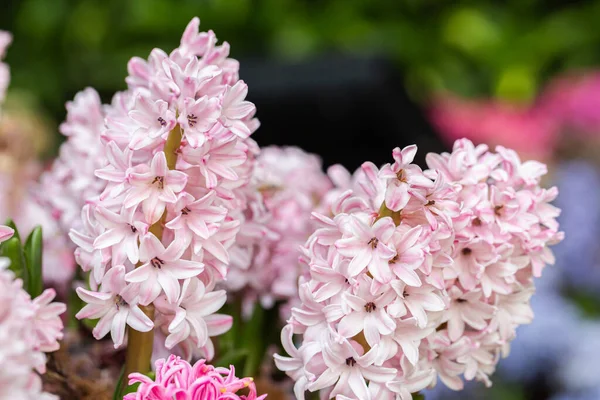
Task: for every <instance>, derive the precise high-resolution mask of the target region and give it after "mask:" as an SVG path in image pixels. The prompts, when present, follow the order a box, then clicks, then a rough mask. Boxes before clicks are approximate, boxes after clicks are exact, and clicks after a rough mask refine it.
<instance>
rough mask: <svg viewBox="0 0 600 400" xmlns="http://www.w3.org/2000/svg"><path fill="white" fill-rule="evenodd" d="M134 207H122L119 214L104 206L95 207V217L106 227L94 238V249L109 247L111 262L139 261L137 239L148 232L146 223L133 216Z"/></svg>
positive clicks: (117, 263)
mask: <svg viewBox="0 0 600 400" xmlns="http://www.w3.org/2000/svg"><path fill="white" fill-rule="evenodd" d="M135 217H136V216H135V208H129V209H128V208H124V209H123V210H122V211H121V214H117V213H115V212H112V211H111V210H109V209H107V208H104V207H97V208H96V218H98V219H99V220H101V221H102V223H103V224H104V226H105V227H106V228H108V229H107V230H106V231H104V232H103V233H102V234H100V235H99V236H98V237H97V238H96V239H95V240H94V244H93V246H94V248H95V249H99V250H102V249H107V248H110V249H111V257H112V262H113V263H115V264H116V265H121V264H123V263H124V262H125V260H126V259H127V260H129V262H131V263H132V264H136V263H137V262H138V261H139V258H140V254H139V248H138V241H139V238H140V237H143V236H144V235H146V233H148V228H149V226H148V224H146V223H144V222H142V221H140V218H135Z"/></svg>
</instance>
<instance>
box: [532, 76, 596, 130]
mask: <svg viewBox="0 0 600 400" xmlns="http://www.w3.org/2000/svg"><path fill="white" fill-rule="evenodd" d="M538 108H539V109H540V111H541V112H542V113H544V114H546V115H549V116H553V117H554V118H556V119H557V120H558V121H559V122H560V124H561V127H562V128H563V130H564V131H569V132H573V131H574V133H578V134H583V135H585V136H588V137H589V135H592V134H595V133H598V132H600V113H598V110H599V109H600V71H591V72H585V73H571V74H567V75H564V76H561V77H558V78H556V79H555V80H554V81H552V82H551V83H550V84H549V85H548V87H547V88H546V90H545V91H544V92H543V93H542V96H541V98H540V104H539V106H538Z"/></svg>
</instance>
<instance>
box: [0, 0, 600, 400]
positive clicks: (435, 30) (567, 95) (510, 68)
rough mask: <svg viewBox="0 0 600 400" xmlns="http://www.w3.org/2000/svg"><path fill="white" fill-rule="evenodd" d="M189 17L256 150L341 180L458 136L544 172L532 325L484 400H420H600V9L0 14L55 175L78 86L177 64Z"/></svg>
mask: <svg viewBox="0 0 600 400" xmlns="http://www.w3.org/2000/svg"><path fill="white" fill-rule="evenodd" d="M193 16H199V17H200V19H201V29H203V30H208V29H212V30H214V31H215V32H216V34H217V37H218V38H219V39H220V40H221V41H223V40H225V41H228V42H229V43H230V44H231V56H232V57H234V58H237V59H239V60H240V61H241V77H242V78H243V79H244V80H246V81H247V83H248V84H249V87H250V94H249V98H250V100H252V101H253V102H255V103H256V105H257V108H258V114H257V116H258V117H259V119H260V120H261V123H262V126H261V128H260V129H259V131H258V132H257V133H256V134H255V138H256V140H257V141H258V142H259V144H260V145H263V146H264V145H269V144H279V145H298V146H300V147H302V148H304V149H305V150H307V151H310V152H314V153H317V154H319V155H320V156H321V157H322V158H323V160H324V164H325V165H326V166H327V165H331V164H334V163H342V164H344V165H345V166H347V167H348V168H350V169H354V168H356V167H358V166H359V165H360V164H361V162H362V161H365V160H371V161H374V162H375V163H376V164H382V163H384V162H387V161H389V159H390V155H391V154H390V153H391V149H392V148H393V147H395V146H404V145H408V144H412V143H416V144H418V146H419V149H420V152H419V154H420V156H419V159H418V160H417V161H419V162H421V163H422V161H423V159H424V155H425V154H426V152H427V151H442V150H444V149H445V148H448V146H450V145H451V143H452V141H453V140H454V139H456V138H458V137H462V136H467V137H469V138H471V139H472V140H474V141H476V142H478V143H489V144H491V145H496V144H503V145H507V146H510V147H513V148H515V149H516V150H517V151H519V152H520V153H521V155H522V156H523V158H530V157H535V158H538V159H541V160H543V161H544V162H547V163H548V164H550V169H551V171H552V174H551V179H550V180H549V182H548V183H554V184H557V185H558V186H559V188H560V189H561V190H562V192H563V195H562V196H561V197H559V201H558V203H559V204H558V205H559V206H560V207H562V208H563V209H564V214H563V216H562V220H561V222H562V224H563V226H564V229H565V231H566V232H567V240H565V242H564V243H562V244H561V245H560V246H558V247H557V250H556V253H557V265H556V266H555V267H551V268H548V269H547V271H549V272H548V273H547V275H546V276H544V278H542V279H541V281H540V283H539V285H538V287H539V290H538V292H539V293H538V294H537V295H536V296H535V297H534V310H535V312H536V320H535V321H534V324H533V325H531V326H527V327H522V328H520V329H519V331H518V333H519V338H518V339H517V340H516V341H515V343H514V346H513V351H512V354H511V356H510V357H509V358H508V359H507V360H503V361H501V362H500V367H499V372H498V373H497V374H496V375H495V377H494V382H495V383H494V387H493V388H492V389H489V390H486V391H483V390H482V389H481V387H480V386H475V387H474V388H469V389H468V391H467V392H466V393H461V394H460V395H459V396H458V397H452V395H451V394H448V393H447V392H443V391H436V392H434V393H430V394H428V396H429V397H428V399H429V398H440V399H450V398H461V399H465V398H469V399H492V400H501V399H507V400H508V399H511V400H513V399H514V400H519V399H522V400H526V399H539V400H542V399H552V400H569V399H573V400H575V399H582V400H588V399H590V400H593V399H600V361H599V360H600V322H599V319H598V318H599V316H600V295H599V293H600V267H599V266H600V255H599V254H598V250H596V248H597V247H598V246H597V244H596V243H597V238H599V237H600V229H598V228H597V226H600V212H598V211H596V210H597V209H600V207H599V204H600V172H599V168H598V165H599V164H600V163H598V159H597V154H600V153H599V149H600V145H599V143H600V140H599V138H600V136H599V134H600V113H598V107H600V74H599V73H598V72H597V70H596V68H598V66H599V65H600V23H599V21H600V1H583V0H580V1H558V0H545V1H543V0H506V1H503V2H497V1H491V0H480V1H443V0H319V1H317V0H195V1H193V0H187V1H186V0H128V1H121V0H52V1H50V0H2V2H1V4H0V29H3V30H8V31H11V32H12V33H13V35H14V42H13V44H12V46H11V47H10V48H9V51H8V56H7V62H8V64H9V65H10V67H11V74H12V81H11V86H10V92H9V95H8V99H7V101H8V103H7V110H8V111H7V114H8V113H9V111H10V110H11V107H12V109H27V110H29V111H30V112H29V114H28V116H26V117H24V118H27V120H28V121H29V120H33V119H36V120H39V121H41V122H40V124H38V125H35V127H36V128H35V129H36V135H38V136H34V139H33V140H34V141H35V142H36V143H38V142H44V143H46V142H48V143H53V144H52V145H48V146H46V147H47V149H46V152H45V155H46V157H47V159H50V158H51V157H52V156H54V155H55V154H56V152H57V149H58V144H59V143H60V141H61V138H60V135H59V134H58V130H57V126H58V124H59V123H60V121H61V120H62V119H63V118H64V114H65V111H64V103H65V102H66V101H68V100H70V99H71V98H72V97H73V96H74V94H75V93H76V92H77V91H79V90H81V89H83V88H85V87H86V86H92V87H94V88H96V89H97V90H98V92H99V93H100V94H101V96H102V97H103V100H105V101H106V102H109V101H110V98H111V96H112V95H113V93H114V92H115V91H118V90H122V89H124V88H125V83H124V78H125V75H126V73H127V71H126V65H127V61H128V60H129V58H131V57H132V56H141V57H144V58H145V57H147V55H148V54H149V52H150V50H151V49H152V48H153V47H160V48H163V49H165V50H167V51H168V50H170V49H172V48H174V47H176V46H177V45H178V43H179V38H180V36H181V33H182V31H183V29H184V27H185V26H186V24H187V23H188V22H189V20H190V19H191V18H192V17H193ZM22 121H23V125H25V120H22ZM39 121H38V122H39ZM44 132H46V133H45V134H43V133H44Z"/></svg>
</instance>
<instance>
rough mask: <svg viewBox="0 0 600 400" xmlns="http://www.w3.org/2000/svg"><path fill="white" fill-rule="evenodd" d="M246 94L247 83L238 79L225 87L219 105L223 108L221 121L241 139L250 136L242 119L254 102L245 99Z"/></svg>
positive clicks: (252, 111)
mask: <svg viewBox="0 0 600 400" xmlns="http://www.w3.org/2000/svg"><path fill="white" fill-rule="evenodd" d="M247 94H248V85H246V84H245V83H244V82H243V81H238V82H237V83H236V84H235V85H233V86H232V87H231V88H229V89H227V92H226V93H225V96H223V103H222V105H221V107H222V108H223V113H222V115H221V119H220V121H221V123H222V124H223V126H225V127H227V128H229V129H230V130H231V132H233V133H234V134H236V135H238V136H239V137H241V138H242V139H245V138H247V137H248V136H250V133H251V131H250V129H249V128H248V127H247V125H246V123H245V122H244V120H245V119H246V118H247V117H248V116H249V115H251V114H253V113H254V110H255V107H254V104H252V103H250V102H249V101H245V99H246V95H247Z"/></svg>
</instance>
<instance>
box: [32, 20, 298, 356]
mask: <svg viewBox="0 0 600 400" xmlns="http://www.w3.org/2000/svg"><path fill="white" fill-rule="evenodd" d="M198 27H199V20H198V19H197V18H195V19H193V20H192V21H191V22H190V23H189V24H188V26H187V28H186V29H185V32H184V34H183V36H182V38H181V41H180V46H179V47H178V48H176V49H174V50H173V51H170V52H168V53H167V52H166V51H163V50H161V49H154V50H152V52H151V53H150V55H149V56H148V58H147V59H141V58H137V57H136V58H133V59H131V60H130V61H129V63H128V65H127V70H128V73H129V76H128V77H127V78H126V82H127V89H126V90H125V91H122V92H119V93H116V94H115V96H114V97H113V100H112V102H111V103H110V104H107V105H104V106H102V105H101V104H100V101H99V96H97V94H96V93H95V92H93V90H91V89H87V90H86V91H84V92H83V93H81V94H78V95H77V96H76V99H75V102H73V103H69V105H68V111H69V113H68V116H67V122H66V123H65V124H63V126H62V127H61V131H63V133H64V134H65V135H66V136H68V140H67V141H66V142H65V143H64V144H63V146H62V147H61V157H60V160H59V161H60V162H57V163H55V165H54V166H53V168H52V171H51V172H50V173H49V174H47V175H46V178H45V184H44V185H43V188H44V190H47V191H48V196H49V197H51V200H52V201H51V203H52V205H53V206H54V207H55V208H56V213H57V218H60V219H61V221H62V220H63V219H64V220H65V221H64V226H66V229H67V230H68V231H69V232H70V237H71V239H72V240H73V242H74V243H75V244H76V245H77V249H76V250H75V254H76V258H77V261H78V262H79V263H80V265H81V266H82V268H83V269H84V270H86V271H90V272H91V273H90V278H89V286H90V288H91V289H92V291H90V292H93V293H96V295H95V296H96V297H97V298H93V296H92V297H86V300H89V301H91V302H92V303H90V304H88V305H91V306H94V307H96V306H98V307H101V308H103V307H104V306H106V308H103V311H102V313H104V314H103V315H109V317H107V318H106V319H107V320H108V321H106V323H105V325H106V324H108V325H110V326H113V325H114V326H113V328H114V332H113V335H112V336H113V340H114V342H115V344H116V345H120V344H121V343H122V339H123V335H122V331H123V329H124V326H125V324H124V323H123V321H122V320H123V319H124V317H123V316H121V317H120V319H119V320H118V321H116V322H115V323H113V322H112V320H113V319H114V318H112V316H111V315H110V313H113V314H114V313H115V310H114V307H113V308H110V307H108V305H109V304H104V302H106V301H108V300H107V299H108V298H109V297H110V296H113V299H118V298H117V297H116V296H121V293H120V292H119V291H120V290H121V289H123V290H127V291H128V292H129V291H130V292H131V297H132V298H131V300H130V301H129V300H127V299H126V300H125V302H126V303H128V304H129V305H131V306H132V308H134V307H136V305H137V304H138V303H139V304H141V305H144V306H146V305H148V306H150V305H155V306H156V307H155V308H156V313H155V322H156V325H155V326H154V328H155V329H158V330H160V333H161V335H157V337H160V338H161V340H162V339H164V340H163V343H162V346H158V345H157V351H161V349H160V347H163V349H162V350H163V351H164V350H165V349H164V344H165V341H166V344H167V346H168V347H173V346H177V347H178V348H177V349H175V348H174V351H175V352H178V353H180V354H185V355H186V356H191V355H192V354H191V353H194V355H198V354H200V353H201V354H202V355H203V356H204V357H205V358H211V357H212V356H213V355H214V346H213V343H212V341H211V339H210V337H211V336H213V335H218V334H221V333H223V332H224V331H225V330H227V329H228V328H229V327H230V325H231V319H230V318H229V317H227V316H221V315H218V314H213V313H212V312H211V313H209V314H207V315H203V314H202V312H201V311H199V310H198V309H197V306H196V305H195V304H196V303H202V305H203V306H205V305H206V302H208V301H209V300H210V299H212V300H214V302H212V303H211V304H210V306H215V305H219V304H221V303H222V301H223V299H224V298H225V294H224V293H223V292H222V291H221V290H220V288H219V289H215V288H217V285H219V286H223V285H224V284H223V283H222V282H223V281H224V280H225V278H226V277H227V275H228V272H229V261H230V259H231V258H232V257H237V256H238V254H234V253H235V250H234V249H232V247H233V246H234V243H235V242H236V238H237V235H238V233H239V231H240V226H241V224H242V222H243V221H244V220H245V213H246V211H247V210H249V209H250V208H251V207H252V206H253V205H251V204H250V198H255V197H256V196H258V192H257V190H256V188H255V187H254V186H253V182H252V180H253V175H254V170H255V160H256V157H257V155H258V154H259V148H258V145H257V144H256V143H255V142H254V141H253V140H252V139H251V138H250V137H249V136H250V134H252V133H253V132H254V131H255V130H256V129H257V128H258V125H259V123H258V121H257V120H256V119H255V118H254V113H255V107H254V105H252V104H251V103H249V102H247V101H246V100H245V97H246V94H247V89H248V88H247V86H246V85H245V83H243V82H241V81H240V80H239V73H238V70H239V63H238V62H237V61H236V60H233V59H231V58H229V57H228V56H229V45H228V44H227V43H223V44H220V45H217V39H216V36H215V34H214V33H213V32H199V31H198ZM79 164H82V168H81V169H80V168H79ZM63 185H64V186H66V187H67V188H68V189H69V191H68V196H67V195H63V194H62V193H60V188H61V187H62V186H63ZM76 186H77V187H80V188H81V189H82V193H73V192H74V190H70V189H74V188H75V187H76ZM40 197H43V196H41V195H40ZM74 210H76V211H74ZM80 213H81V214H82V218H81V220H77V219H76V218H72V216H73V215H78V214H80ZM67 217H69V218H67ZM123 268H124V270H123ZM115 269H117V270H120V271H124V272H126V273H125V275H124V277H123V279H122V281H123V282H121V285H122V286H118V287H117V285H114V284H111V283H110V282H109V281H107V280H105V279H104V276H105V274H111V271H113V270H115ZM120 274H121V272H119V275H120ZM109 276H110V275H109ZM200 282H201V284H200ZM290 286H292V285H290ZM81 293H84V292H81ZM98 302H99V303H98ZM154 302H156V304H151V303H154ZM203 302H204V303H203ZM97 303H98V304H97ZM100 303H101V304H100ZM119 304H121V303H120V302H119ZM119 307H121V305H119ZM123 307H125V308H127V307H128V306H126V305H124V304H123ZM198 307H199V306H198ZM84 310H86V313H85V314H88V313H89V311H90V309H89V308H88V309H86V308H85V307H84ZM94 310H95V309H94ZM96 311H98V312H100V311H99V310H96ZM86 316H87V315H83V317H86ZM133 323H134V324H135V322H133ZM140 327H141V328H142V329H144V330H147V326H144V325H143V324H141V325H140ZM103 329H104V330H106V326H104V325H103ZM133 329H137V328H133ZM106 332H107V331H106ZM106 332H98V333H106ZM163 334H164V335H163Z"/></svg>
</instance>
